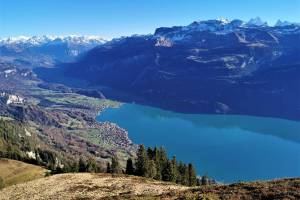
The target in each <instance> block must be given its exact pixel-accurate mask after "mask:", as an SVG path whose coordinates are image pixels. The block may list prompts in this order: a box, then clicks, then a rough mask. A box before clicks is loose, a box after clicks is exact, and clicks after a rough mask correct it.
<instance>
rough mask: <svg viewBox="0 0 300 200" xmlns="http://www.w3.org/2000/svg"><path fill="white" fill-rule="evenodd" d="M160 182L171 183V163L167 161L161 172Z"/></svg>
mask: <svg viewBox="0 0 300 200" xmlns="http://www.w3.org/2000/svg"><path fill="white" fill-rule="evenodd" d="M162 180H163V181H171V180H172V163H171V161H169V160H168V161H167V164H166V165H165V167H164V168H163V170H162Z"/></svg>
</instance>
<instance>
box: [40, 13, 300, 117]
mask: <svg viewBox="0 0 300 200" xmlns="http://www.w3.org/2000/svg"><path fill="white" fill-rule="evenodd" d="M299 43H300V26H299V25H298V24H297V23H289V22H281V21H278V22H277V24H276V26H268V25H267V23H265V22H263V21H262V20H261V19H259V18H255V19H251V20H250V21H249V22H248V23H245V22H243V21H241V20H232V21H230V20H225V19H219V20H207V21H195V22H193V23H191V24H189V25H187V26H174V27H161V28H157V29H156V30H155V33H154V34H150V35H133V36H131V37H124V38H118V39H113V40H112V41H110V42H107V43H105V44H103V45H101V46H98V47H96V48H94V49H92V50H91V51H88V52H87V53H86V55H85V56H83V57H82V58H80V59H79V60H78V62H75V63H72V64H66V65H60V66H58V68H57V69H59V70H58V71H59V73H58V71H57V70H56V71H55V74H56V75H55V76H56V79H57V78H58V76H57V73H58V74H60V75H61V79H63V77H71V78H75V79H78V80H84V81H86V82H88V83H89V84H90V86H91V85H92V86H106V87H109V88H111V89H112V90H113V91H114V92H111V91H112V90H111V91H104V93H106V95H108V96H109V97H111V98H115V99H118V100H122V101H129V102H132V101H135V102H138V103H143V104H149V105H154V106H158V107H162V108H166V109H170V110H175V111H179V112H187V113H218V114H246V115H259V116H269V117H280V118H288V119H296V120H299V119H300V115H299V113H300V112H299V110H300V101H299V100H300V96H299V95H300V92H299V90H300V80H299V78H298V77H299V75H300V68H299V65H300V56H299V54H300V47H299ZM40 75H44V78H45V79H47V80H52V81H54V80H53V76H51V73H50V71H49V70H47V71H46V73H42V71H40ZM116 91H118V92H116ZM121 94H122V95H121ZM124 94H125V95H124Z"/></svg>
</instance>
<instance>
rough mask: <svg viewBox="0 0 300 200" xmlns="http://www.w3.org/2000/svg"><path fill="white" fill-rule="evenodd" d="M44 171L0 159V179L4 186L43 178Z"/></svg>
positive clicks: (25, 164) (32, 166)
mask: <svg viewBox="0 0 300 200" xmlns="http://www.w3.org/2000/svg"><path fill="white" fill-rule="evenodd" d="M46 171H47V170H46V169H44V168H42V167H39V166H35V165H30V164H27V163H24V162H20V161H16V160H9V159H2V158H1V159H0V177H1V178H2V179H3V180H4V184H5V186H10V185H14V184H18V183H24V182H27V181H31V180H34V179H37V178H42V177H44V176H45V173H46Z"/></svg>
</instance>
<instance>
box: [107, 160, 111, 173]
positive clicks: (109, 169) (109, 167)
mask: <svg viewBox="0 0 300 200" xmlns="http://www.w3.org/2000/svg"><path fill="white" fill-rule="evenodd" d="M106 173H111V166H110V162H107V165H106Z"/></svg>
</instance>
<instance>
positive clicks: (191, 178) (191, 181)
mask: <svg viewBox="0 0 300 200" xmlns="http://www.w3.org/2000/svg"><path fill="white" fill-rule="evenodd" d="M196 184H197V177H196V171H195V168H194V166H193V165H192V164H191V163H189V164H188V185H189V186H195V185H196Z"/></svg>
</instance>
